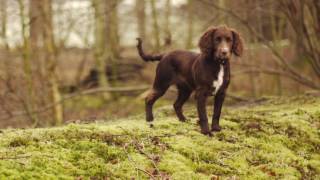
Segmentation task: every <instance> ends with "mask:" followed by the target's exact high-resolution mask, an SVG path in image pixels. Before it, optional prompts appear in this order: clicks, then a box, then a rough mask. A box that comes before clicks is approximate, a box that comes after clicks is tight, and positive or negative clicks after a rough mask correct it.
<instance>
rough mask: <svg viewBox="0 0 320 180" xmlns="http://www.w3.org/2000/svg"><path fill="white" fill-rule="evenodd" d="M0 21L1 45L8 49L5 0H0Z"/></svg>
mask: <svg viewBox="0 0 320 180" xmlns="http://www.w3.org/2000/svg"><path fill="white" fill-rule="evenodd" d="M0 22H1V31H0V37H1V39H2V45H3V46H4V47H5V48H6V49H9V45H8V41H7V0H0Z"/></svg>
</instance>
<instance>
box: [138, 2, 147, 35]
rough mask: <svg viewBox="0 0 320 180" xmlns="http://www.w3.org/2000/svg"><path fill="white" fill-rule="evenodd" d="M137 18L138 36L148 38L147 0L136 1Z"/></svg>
mask: <svg viewBox="0 0 320 180" xmlns="http://www.w3.org/2000/svg"><path fill="white" fill-rule="evenodd" d="M136 16H137V21H138V36H139V37H140V38H142V39H145V38H146V13H145V0H136Z"/></svg>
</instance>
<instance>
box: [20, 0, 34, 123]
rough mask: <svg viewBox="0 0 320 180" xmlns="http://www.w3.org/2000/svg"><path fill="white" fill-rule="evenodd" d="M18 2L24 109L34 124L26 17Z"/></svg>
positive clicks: (32, 88) (23, 5) (23, 6)
mask: <svg viewBox="0 0 320 180" xmlns="http://www.w3.org/2000/svg"><path fill="white" fill-rule="evenodd" d="M18 4H19V16H20V24H21V36H22V40H23V47H22V59H23V71H24V79H25V81H26V84H27V93H28V96H27V97H25V98H26V111H27V112H28V114H29V118H30V120H31V122H32V124H33V126H36V125H37V124H38V117H37V115H36V114H34V113H32V112H33V111H34V109H35V107H36V102H35V94H34V87H33V81H32V69H31V59H30V45H29V44H30V43H29V41H28V33H27V17H26V13H25V9H26V7H25V4H24V1H23V0H18Z"/></svg>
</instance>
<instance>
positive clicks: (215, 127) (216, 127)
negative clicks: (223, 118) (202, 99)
mask: <svg viewBox="0 0 320 180" xmlns="http://www.w3.org/2000/svg"><path fill="white" fill-rule="evenodd" d="M211 131H217V132H219V131H221V127H220V126H219V125H214V126H212V127H211Z"/></svg>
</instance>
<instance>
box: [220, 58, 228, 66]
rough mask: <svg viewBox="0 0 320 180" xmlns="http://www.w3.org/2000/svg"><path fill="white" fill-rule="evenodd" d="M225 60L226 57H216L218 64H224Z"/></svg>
mask: <svg viewBox="0 0 320 180" xmlns="http://www.w3.org/2000/svg"><path fill="white" fill-rule="evenodd" d="M227 60H228V58H218V62H219V64H222V65H224V64H225V63H226V61H227Z"/></svg>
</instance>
